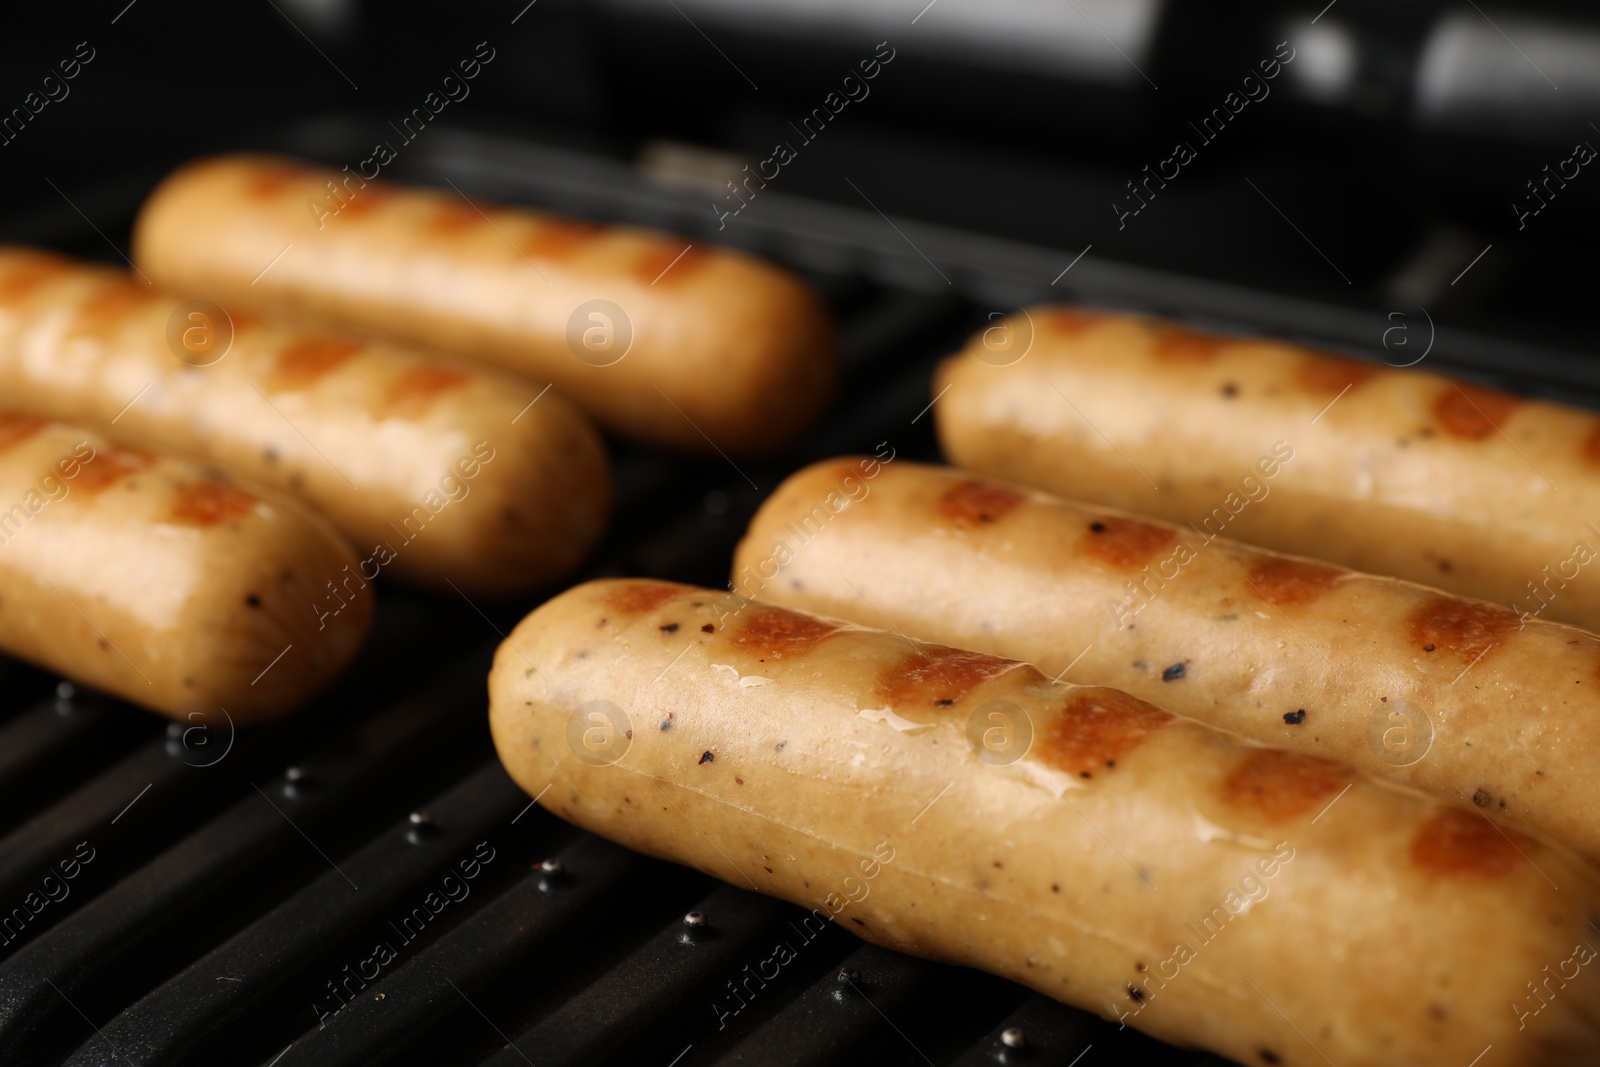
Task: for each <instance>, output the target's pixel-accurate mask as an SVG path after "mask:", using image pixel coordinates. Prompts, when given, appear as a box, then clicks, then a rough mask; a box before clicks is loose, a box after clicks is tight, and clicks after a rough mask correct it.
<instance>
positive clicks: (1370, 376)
mask: <svg viewBox="0 0 1600 1067" xmlns="http://www.w3.org/2000/svg"><path fill="white" fill-rule="evenodd" d="M1419 328H1420V327H1419ZM1417 351H1420V348H1419V349H1417ZM946 388H948V390H949V391H948V392H946V393H945V394H944V395H943V396H942V397H941V398H940V400H939V403H938V404H936V405H935V407H934V413H935V416H936V418H937V421H938V431H939V440H940V443H941V444H942V445H943V448H944V452H945V455H946V456H947V457H948V458H949V459H950V461H951V462H952V463H954V464H956V465H957V466H960V467H965V468H967V469H969V470H974V471H978V472H979V473H982V474H987V475H990V476H992V477H996V478H1005V479H1008V480H1011V481H1015V482H1020V483H1022V484H1024V485H1032V486H1037V487H1038V488H1040V489H1047V490H1049V491H1051V492H1053V493H1059V494H1061V495H1062V496H1066V497H1070V498H1072V499H1076V500H1086V501H1092V502H1094V503H1097V504H1106V505H1108V506H1111V507H1117V508H1124V509H1126V510H1128V511H1132V512H1137V513H1141V514H1145V515H1155V516H1158V517H1160V518H1163V519H1167V520H1169V521H1172V522H1177V523H1188V524H1193V525H1195V526H1196V527H1204V528H1206V529H1208V530H1210V532H1211V533H1213V534H1217V533H1223V532H1225V533H1226V535H1227V536H1228V537H1233V538H1238V539H1239V540H1243V541H1249V542H1251V543H1253V544H1258V545H1262V546H1264V547H1267V548H1272V549H1276V550H1278V551H1280V552H1291V553H1295V554H1297V555H1304V556H1313V557H1316V558H1319V559H1326V560H1330V561H1332V562H1335V563H1341V564H1344V565H1345V566H1348V567H1354V568H1356V569H1357V570H1361V571H1366V572H1368V573H1371V574H1392V575H1397V576H1399V577H1401V578H1407V579H1410V580H1411V581H1416V582H1422V583H1424V584H1427V585H1432V586H1437V587H1439V588H1441V589H1447V590H1449V591H1450V592H1453V593H1458V594H1461V595H1462V596H1471V597H1478V598H1480V599H1483V600H1492V601H1495V602H1496V603H1499V604H1504V605H1507V606H1508V607H1512V608H1513V609H1514V610H1516V611H1518V612H1529V613H1531V614H1533V615H1537V616H1540V617H1543V618H1550V619H1556V620H1558V621H1562V622H1575V623H1578V624H1579V625H1581V626H1585V627H1588V628H1589V629H1600V567H1590V566H1588V564H1590V563H1591V562H1593V561H1595V560H1596V559H1600V526H1595V525H1590V524H1591V523H1594V522H1597V521H1600V418H1597V417H1596V416H1595V415H1594V414H1592V413H1589V412H1585V411H1580V410H1578V409H1576V408H1571V407H1566V406H1563V405H1560V404H1551V403H1545V402H1540V401H1534V400H1526V399H1522V398H1520V397H1514V396H1510V395H1508V394H1505V393H1501V392H1496V391H1494V390H1492V389H1485V388H1482V387H1481V386H1476V385H1472V384H1470V383H1467V382H1459V381H1453V380H1451V379H1449V378H1446V377H1443V376H1441V375H1438V374H1432V373H1427V372H1425V371H1423V370H1421V369H1420V368H1419V369H1404V370H1402V369H1394V368H1392V367H1384V366H1382V365H1379V364H1374V363H1364V362H1357V361H1354V360H1347V359H1340V358H1337V357H1334V356H1329V355H1325V354H1322V353H1319V352H1315V351H1311V350H1308V349H1305V348H1300V347H1297V346H1294V345H1288V344H1283V343H1280V342H1274V341H1268V340H1263V339H1252V338H1242V337H1231V338H1230V337H1211V336H1207V335H1202V334H1197V333H1193V332H1191V331H1189V330H1186V329H1183V328H1181V327H1177V326H1172V325H1167V324H1162V323H1159V322H1155V321H1149V320H1144V319H1139V318H1134V317H1132V316H1127V315H1115V314H1100V313H1095V312H1090V311H1083V310H1078V309H1071V308H1052V307H1035V308H1030V309H1027V310H1026V311H1025V312H1020V313H1018V314H1016V315H1014V316H1012V317H1011V318H1010V319H1008V320H1006V321H1005V322H1003V323H999V324H996V325H995V326H993V327H991V328H990V329H989V330H986V331H984V332H983V333H980V334H978V335H977V336H975V337H974V338H973V339H972V341H971V342H970V343H969V344H968V346H967V347H966V349H964V350H963V351H962V352H961V353H959V354H958V355H956V356H954V357H952V358H951V359H949V360H947V361H946V362H945V363H944V364H943V365H942V366H941V367H940V369H939V372H938V374H937V376H936V380H935V383H934V390H935V392H938V391H940V390H944V389H946ZM1275 445H1279V446H1281V447H1287V448H1288V449H1290V450H1292V452H1293V457H1294V458H1293V461H1292V462H1291V463H1289V464H1287V465H1286V466H1285V469H1284V471H1283V473H1282V474H1281V475H1280V476H1278V477H1277V479H1276V480H1275V481H1274V483H1273V485H1272V486H1271V490H1272V492H1271V497H1270V499H1259V500H1253V499H1252V496H1254V495H1255V493H1256V490H1255V489H1254V488H1253V481H1259V478H1258V477H1256V465H1257V464H1258V463H1259V462H1260V461H1261V460H1262V459H1263V458H1264V457H1269V458H1270V455H1271V451H1272V449H1273V447H1274V446H1275ZM1250 479H1253V481H1247V480H1250Z"/></svg>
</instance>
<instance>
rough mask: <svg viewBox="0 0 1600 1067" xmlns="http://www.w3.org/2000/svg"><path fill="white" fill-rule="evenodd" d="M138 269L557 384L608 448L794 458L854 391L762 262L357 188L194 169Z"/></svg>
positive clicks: (252, 161)
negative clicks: (838, 382)
mask: <svg viewBox="0 0 1600 1067" xmlns="http://www.w3.org/2000/svg"><path fill="white" fill-rule="evenodd" d="M286 249H287V251H286ZM280 255H281V258H280ZM134 259H135V261H136V262H137V263H139V264H140V266H141V267H142V268H143V269H144V270H145V271H146V272H147V273H148V274H149V275H150V276H151V277H152V278H154V279H155V280H156V281H158V282H161V283H163V284H166V285H168V286H170V287H171V288H173V289H175V290H177V291H180V292H183V293H184V294H186V295H190V296H203V297H209V298H210V299H212V300H216V301H218V302H220V303H222V304H223V305H225V306H227V307H229V308H232V307H235V306H237V307H240V308H248V309H254V310H266V309H271V308H290V309H293V310H294V312H295V313H296V314H301V315H309V316H313V317H315V318H316V319H318V320H320V321H321V322H323V323H324V324H326V325H328V326H331V327H335V328H340V329H356V330H361V331H365V332H370V333H372V334H374V335H377V336H382V337H387V338H389V339H391V340H394V341H398V342H403V343H407V344H418V345H424V346H428V347H432V348H436V349H438V350H440V351H444V352H451V353H456V354H459V355H462V356H470V357H472V358H475V359H483V360H488V361H490V362H493V363H497V364H500V365H502V366H504V367H508V368H510V369H511V370H514V371H517V372H519V373H522V374H526V375H528V376H529V377H530V378H533V379H536V380H538V381H540V382H554V383H555V386H556V388H557V389H559V390H561V391H562V392H564V393H566V394H567V395H568V396H570V397H571V398H572V399H573V400H575V401H576V402H577V403H578V404H579V405H580V406H581V407H582V408H583V409H584V410H586V411H588V412H589V413H590V414H591V415H593V416H594V417H595V418H596V419H597V420H598V421H599V422H600V423H601V424H602V425H603V426H605V427H606V428H607V429H609V430H612V431H614V432H616V433H619V434H622V435H625V436H628V437H632V438H635V439H638V440H641V441H646V442H651V443H658V444H665V445H669V446H673V447H677V448H684V449H690V450H693V451H696V452H707V453H710V452H712V451H713V450H714V449H718V448H720V449H722V450H724V451H726V452H744V453H751V452H770V451H772V450H774V449H775V448H777V447H779V446H781V445H783V444H786V443H787V442H788V441H789V440H790V439H792V438H793V437H794V436H795V435H796V434H797V433H799V432H800V431H801V430H803V429H804V428H805V427H806V426H807V425H809V424H810V423H811V422H812V421H814V420H815V419H816V417H817V416H818V415H819V414H820V413H821V411H822V407H823V405H824V404H825V403H826V402H827V400H828V398H829V396H830V394H831V392H832V389H833V384H834V380H835V378H836V377H837V373H838V371H837V364H838V354H837V343H836V341H835V339H834V334H833V328H832V326H831V324H830V322H829V319H828V315H827V313H826V311H825V309H824V308H823V306H822V304H821V303H820V301H818V299H817V298H816V297H815V296H814V295H813V294H812V293H811V291H810V290H809V289H808V288H807V287H806V286H804V285H803V284H802V283H801V282H800V281H799V280H798V279H796V278H795V277H793V276H792V275H790V274H788V273H787V272H785V271H781V270H779V269H777V268H775V267H772V266H769V265H767V264H765V263H763V262H761V261H759V260H755V259H752V258H750V257H749V256H745V255H742V254H740V253H737V252H733V251H729V250H726V249H718V248H713V247H709V246H707V245H705V244H704V243H702V242H699V241H695V242H690V241H687V240H685V239H683V238H678V237H670V236H667V235H665V234H659V233H651V232H646V231H643V230H636V229H629V228H625V227H619V226H601V225H597V224H594V223H590V222H583V221H579V220H575V219H567V218H562V217H559V216H555V215H549V214H545V213H543V212H539V211H533V210H529V209H527V208H509V207H498V206H494V205H490V204H487V203H478V202H475V201H471V200H468V199H467V198H466V196H465V195H463V194H459V193H457V192H452V191H435V190H428V189H413V188H407V187H404V186H400V185H391V184H389V183H387V182H385V181H369V180H367V179H366V178H363V177H362V176H360V175H359V174H354V173H350V172H349V171H348V169H347V170H346V172H344V173H341V172H339V171H334V170H323V169H320V168H317V167H312V166H309V165H306V164H302V163H298V162H294V161H291V160H285V159H275V158H268V157H259V156H223V157H218V158H213V159H205V160H200V161H198V162H195V163H192V164H190V165H189V166H186V167H184V168H183V169H181V170H179V171H178V172H177V173H175V174H173V175H172V176H171V177H169V178H168V179H167V180H166V181H165V182H164V183H163V184H162V185H161V186H160V187H159V188H157V189H156V191H155V192H154V193H153V194H151V196H150V199H149V201H148V202H147V203H146V204H145V207H144V209H143V212H142V213H141V214H140V216H139V221H138V225H137V228H136V231H135V234H134ZM269 261H270V262H271V269H270V270H266V269H265V268H267V266H268V264H269Z"/></svg>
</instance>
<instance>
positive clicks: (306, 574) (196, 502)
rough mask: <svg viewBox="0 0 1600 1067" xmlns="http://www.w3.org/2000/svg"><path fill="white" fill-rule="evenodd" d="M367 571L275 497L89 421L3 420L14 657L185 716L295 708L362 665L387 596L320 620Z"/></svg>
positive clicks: (9, 647) (3, 564)
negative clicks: (343, 581) (334, 598)
mask: <svg viewBox="0 0 1600 1067" xmlns="http://www.w3.org/2000/svg"><path fill="white" fill-rule="evenodd" d="M356 564H357V557H356V555H355V554H354V553H353V552H352V551H351V549H350V546H349V545H347V544H346V543H345V542H344V540H343V539H342V538H341V537H340V536H339V535H338V533H337V532H335V530H334V529H333V527H332V526H330V525H329V524H328V522H327V520H325V519H323V518H322V517H321V516H318V515H315V514H313V513H312V512H310V511H309V510H307V509H306V508H304V507H303V506H302V505H300V504H298V503H296V502H295V501H293V500H291V499H289V498H287V497H284V496H282V495H280V494H278V493H275V492H272V491H270V490H267V489H261V488H254V487H250V486H246V485H243V484H240V483H236V482H232V481H227V480H224V479H221V478H219V477H217V476H216V475H214V474H210V473H207V472H205V471H203V470H202V469H200V468H199V467H196V466H194V465H193V464H190V463H186V462H184V461H182V460H178V459H173V458H171V457H168V456H162V455H159V454H156V453H153V452H149V451H145V450H142V449H134V448H126V447H122V446H119V445H116V444H114V443H112V442H110V441H108V440H107V439H106V438H104V437H102V436H100V435H98V434H95V433H92V432H90V431H88V430H84V429H81V428H77V427H72V426H68V425H64V424H61V423H55V422H51V421H49V420H46V419H41V418H38V417H34V416H24V415H14V414H0V649H4V651H5V652H7V653H9V654H11V655H14V656H17V657H18V658H20V659H26V660H31V661H32V662H34V663H37V664H39V665H41V666H43V667H46V668H48V669H50V670H53V671H58V672H60V673H61V674H62V675H64V676H66V677H68V678H71V679H73V680H74V681H77V682H81V683H83V684H85V685H89V686H92V687H94V688H97V689H102V690H105V691H106V692H109V693H114V694H116V695H117V696H120V697H123V698H125V699H127V700H130V701H132V702H134V703H136V704H139V705H142V706H143V707H146V708H149V709H151V710H152V711H158V712H161V713H162V714H164V715H169V716H171V717H173V718H176V719H179V720H180V721H186V716H187V715H188V713H189V712H191V711H193V712H196V713H197V714H198V715H200V716H201V717H202V718H201V719H200V720H194V721H204V722H205V723H206V724H207V725H208V726H218V727H220V726H221V723H222V721H223V720H222V718H221V716H220V715H218V714H217V713H218V710H219V709H220V710H221V711H224V712H226V713H227V715H228V716H229V717H230V718H231V720H232V722H233V723H235V724H236V725H241V726H242V725H247V724H249V723H251V722H255V721H258V720H262V719H267V718H271V717H273V716H276V715H279V714H282V713H284V712H286V711H289V710H290V709H292V708H293V707H295V706H296V705H297V704H299V703H301V702H302V701H304V700H305V699H306V698H307V697H309V696H310V695H311V694H312V693H314V692H316V691H317V690H318V689H321V688H322V687H323V686H324V685H325V684H327V683H328V682H329V681H331V680H332V679H333V678H334V677H335V676H337V675H338V674H339V672H340V671H342V670H343V669H344V668H345V667H346V666H347V665H348V664H349V662H350V660H351V659H352V658H354V656H355V654H356V652H357V651H358V650H359V648H360V646H361V642H362V640H363V638H364V637H365V636H366V632H367V628H368V626H369V624H370V622H371V617H372V600H371V597H366V598H363V599H362V600H361V601H360V602H357V603H354V604H352V605H351V606H350V607H349V608H348V610H345V611H343V612H340V613H339V614H338V616H337V617H336V618H327V619H320V618H319V616H318V614H317V612H316V610H315V605H316V604H317V603H318V602H319V601H320V600H321V599H322V597H323V595H324V589H323V587H324V585H325V583H327V582H329V581H337V580H338V579H339V578H341V577H342V576H343V574H345V573H346V572H347V571H348V570H349V569H351V568H354V567H355V566H356Z"/></svg>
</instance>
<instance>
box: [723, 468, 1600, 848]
mask: <svg viewBox="0 0 1600 1067" xmlns="http://www.w3.org/2000/svg"><path fill="white" fill-rule="evenodd" d="M1268 469H1273V468H1268ZM1280 476H1281V477H1288V474H1287V472H1283V473H1281V474H1280ZM1267 480H1268V481H1271V480H1273V479H1267ZM733 590H734V591H735V592H736V593H738V594H739V595H740V596H741V597H744V598H760V599H762V600H766V601H769V602H772V603H775V604H782V605H785V606H788V607H792V608H799V609H801V610H805V611H815V612H820V613H822V614H826V615H832V616H837V617H839V618H844V619H853V620H855V621H857V622H860V623H863V624H867V625H878V626H892V627H894V628H896V629H898V630H900V631H902V632H904V633H906V634H908V635H910V636H912V637H917V638H922V639H924V640H933V641H941V642H945V643H948V644H952V645H958V646H960V647H963V648H972V649H976V650H978V651H980V652H987V653H991V654H995V655H1002V656H1011V657H1015V658H1017V659H1022V660H1026V661H1028V662H1030V663H1034V664H1037V665H1038V666H1039V667H1040V668H1041V669H1042V670H1044V671H1045V672H1046V673H1047V674H1049V675H1051V676H1056V675H1058V674H1062V675H1063V676H1064V678H1065V680H1068V681H1074V682H1083V683H1093V684H1096V685H1109V686H1113V687H1115V688H1117V689H1121V690H1124V691H1126V692H1129V693H1132V694H1134V695H1135V696H1139V697H1142V698H1144V699H1146V700H1150V701H1154V702H1156V703H1159V704H1160V705H1161V706H1163V707H1166V708H1169V709H1171V710H1172V711H1176V712H1178V713H1180V714H1183V715H1189V716H1192V717H1193V718H1196V719H1200V720H1201V721H1203V722H1207V723H1211V724H1213V725H1216V726H1221V727H1225V728H1227V729H1229V730H1234V731H1237V732H1239V733H1241V734H1245V735H1246V736H1249V737H1253V738H1255V739H1257V740H1259V741H1263V742H1265V743H1267V744H1271V745H1276V746H1280V747H1283V748H1289V749H1295V750H1298V751H1301V752H1306V753H1309V754H1312V755H1317V756H1323V757H1329V758H1333V759H1338V760H1341V761H1343V762H1346V763H1350V764H1353V765H1355V766H1356V767H1358V768H1360V769H1361V770H1363V771H1365V772H1367V773H1369V774H1373V775H1376V776H1380V777H1387V778H1391V779H1394V780H1396V781H1399V782H1403V783H1405V784H1407V785H1409V786H1412V787H1414V788H1418V789H1422V790H1425V791H1427V792H1430V793H1433V794H1434V795H1435V796H1437V797H1441V798H1443V799H1445V800H1447V801H1451V802H1454V803H1456V804H1461V805H1468V804H1469V803H1470V804H1475V805H1477V806H1479V807H1481V808H1483V809H1484V810H1487V811H1489V812H1491V813H1493V814H1494V815H1495V816H1497V817H1500V818H1504V819H1508V820H1511V821H1512V822H1514V823H1516V824H1517V825H1520V826H1522V827H1524V828H1527V829H1532V830H1537V831H1541V832H1543V833H1546V834H1549V835H1552V836H1554V837H1556V838H1558V839H1560V840H1561V841H1564V842H1565V843H1567V844H1568V845H1571V846H1572V847H1574V848H1576V849H1578V850H1579V851H1581V852H1582V853H1584V854H1585V855H1586V856H1588V857H1589V858H1590V859H1591V860H1593V861H1595V862H1597V863H1600V638H1596V637H1595V636H1594V635H1592V634H1590V633H1588V632H1587V631H1584V630H1580V629H1578V628H1577V627H1574V626H1568V625H1565V624H1560V623H1553V622H1547V621H1544V620H1541V619H1533V618H1529V619H1526V620H1522V619H1519V618H1518V617H1517V615H1516V614H1515V613H1514V612H1512V611H1510V610H1509V609H1507V608H1505V607H1502V606H1500V605H1496V604H1489V603H1485V602H1483V601H1478V600H1468V599H1465V598H1461V597H1455V596H1450V595H1448V594H1445V593H1441V592H1439V591H1438V590H1434V589H1428V588H1426V587H1423V586H1419V585H1415V584H1413V583H1411V582H1406V581H1402V580H1400V579H1397V578H1389V577H1375V576H1372V575H1366V574H1358V573H1355V572H1352V571H1348V570H1345V569H1344V568H1341V567H1333V566H1330V565H1328V564H1325V563H1320V562H1316V561H1313V560H1307V559H1302V558H1298V557H1294V556H1285V555H1280V554H1278V553H1275V552H1268V551H1266V550H1265V549H1258V548H1254V547H1251V546H1249V545H1244V544H1240V543H1238V542H1235V541H1229V540H1227V539H1226V538H1213V539H1209V540H1208V539H1207V538H1205V537H1203V536H1201V534H1200V533H1199V532H1197V531H1196V530H1195V529H1193V528H1191V527H1184V526H1173V525H1170V524H1168V523H1163V522H1158V521H1155V520H1147V519H1141V518H1137V517H1135V516H1131V515H1128V514H1125V513H1123V512H1118V511H1113V510H1110V509H1107V508H1101V507H1096V506H1093V505H1086V504H1076V503H1071V502H1068V501H1064V500H1059V499H1056V498H1054V497H1050V496H1047V495H1046V494H1044V493H1040V492H1036V491H1032V490H1027V489H1022V488H1019V487H1017V486H1015V485H1010V484H1006V483H1002V482H994V481H987V480H984V479H979V478H975V477H973V476H972V475H971V474H969V473H967V472H964V471H959V470H954V469H950V468H942V467H930V466H922V465H917V464H912V463H907V462H904V461H900V462H893V463H889V464H881V463H879V462H877V461H876V460H874V459H856V458H846V459H836V460H830V461H827V462H823V463H818V464H815V465H813V466H811V467H808V468H806V469H805V470H803V471H801V472H799V473H798V474H795V475H793V476H791V477H790V478H789V479H788V480H787V481H786V482H784V483H783V484H782V485H780V486H779V487H778V489H777V490H776V491H775V492H774V493H773V495H772V496H771V498H769V499H768V501H767V502H766V504H764V505H763V506H762V508H761V510H760V511H759V512H758V513H757V514H756V517H755V519H754V520H753V521H752V522H751V525H750V529H749V532H748V533H747V534H746V536H745V538H744V540H743V542H742V543H741V544H740V546H739V549H738V551H737V553H736V556H735V560H734V568H733ZM1069 668H1070V669H1069Z"/></svg>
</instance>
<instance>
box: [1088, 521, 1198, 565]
mask: <svg viewBox="0 0 1600 1067" xmlns="http://www.w3.org/2000/svg"><path fill="white" fill-rule="evenodd" d="M1177 539H1178V531H1176V530H1174V529H1172V528H1171V527H1170V526H1157V525H1155V524H1154V523H1149V522H1140V521H1139V520H1138V519H1124V518H1121V517H1119V516H1116V515H1107V516H1105V517H1103V518H1100V519H1095V520H1094V521H1092V522H1090V523H1089V525H1088V528H1087V531H1086V532H1085V533H1084V535H1083V537H1081V538H1079V540H1078V547H1079V549H1080V550H1081V551H1082V552H1083V553H1084V554H1085V555H1089V556H1093V557H1094V558H1095V559H1098V560H1100V561H1101V562H1102V563H1109V564H1111V565H1112V566H1113V567H1142V566H1144V565H1145V564H1146V563H1148V562H1150V560H1151V559H1153V558H1154V557H1155V555H1156V553H1158V552H1160V551H1161V550H1162V549H1164V548H1167V547H1168V546H1170V545H1171V544H1173V542H1175V541H1177Z"/></svg>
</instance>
